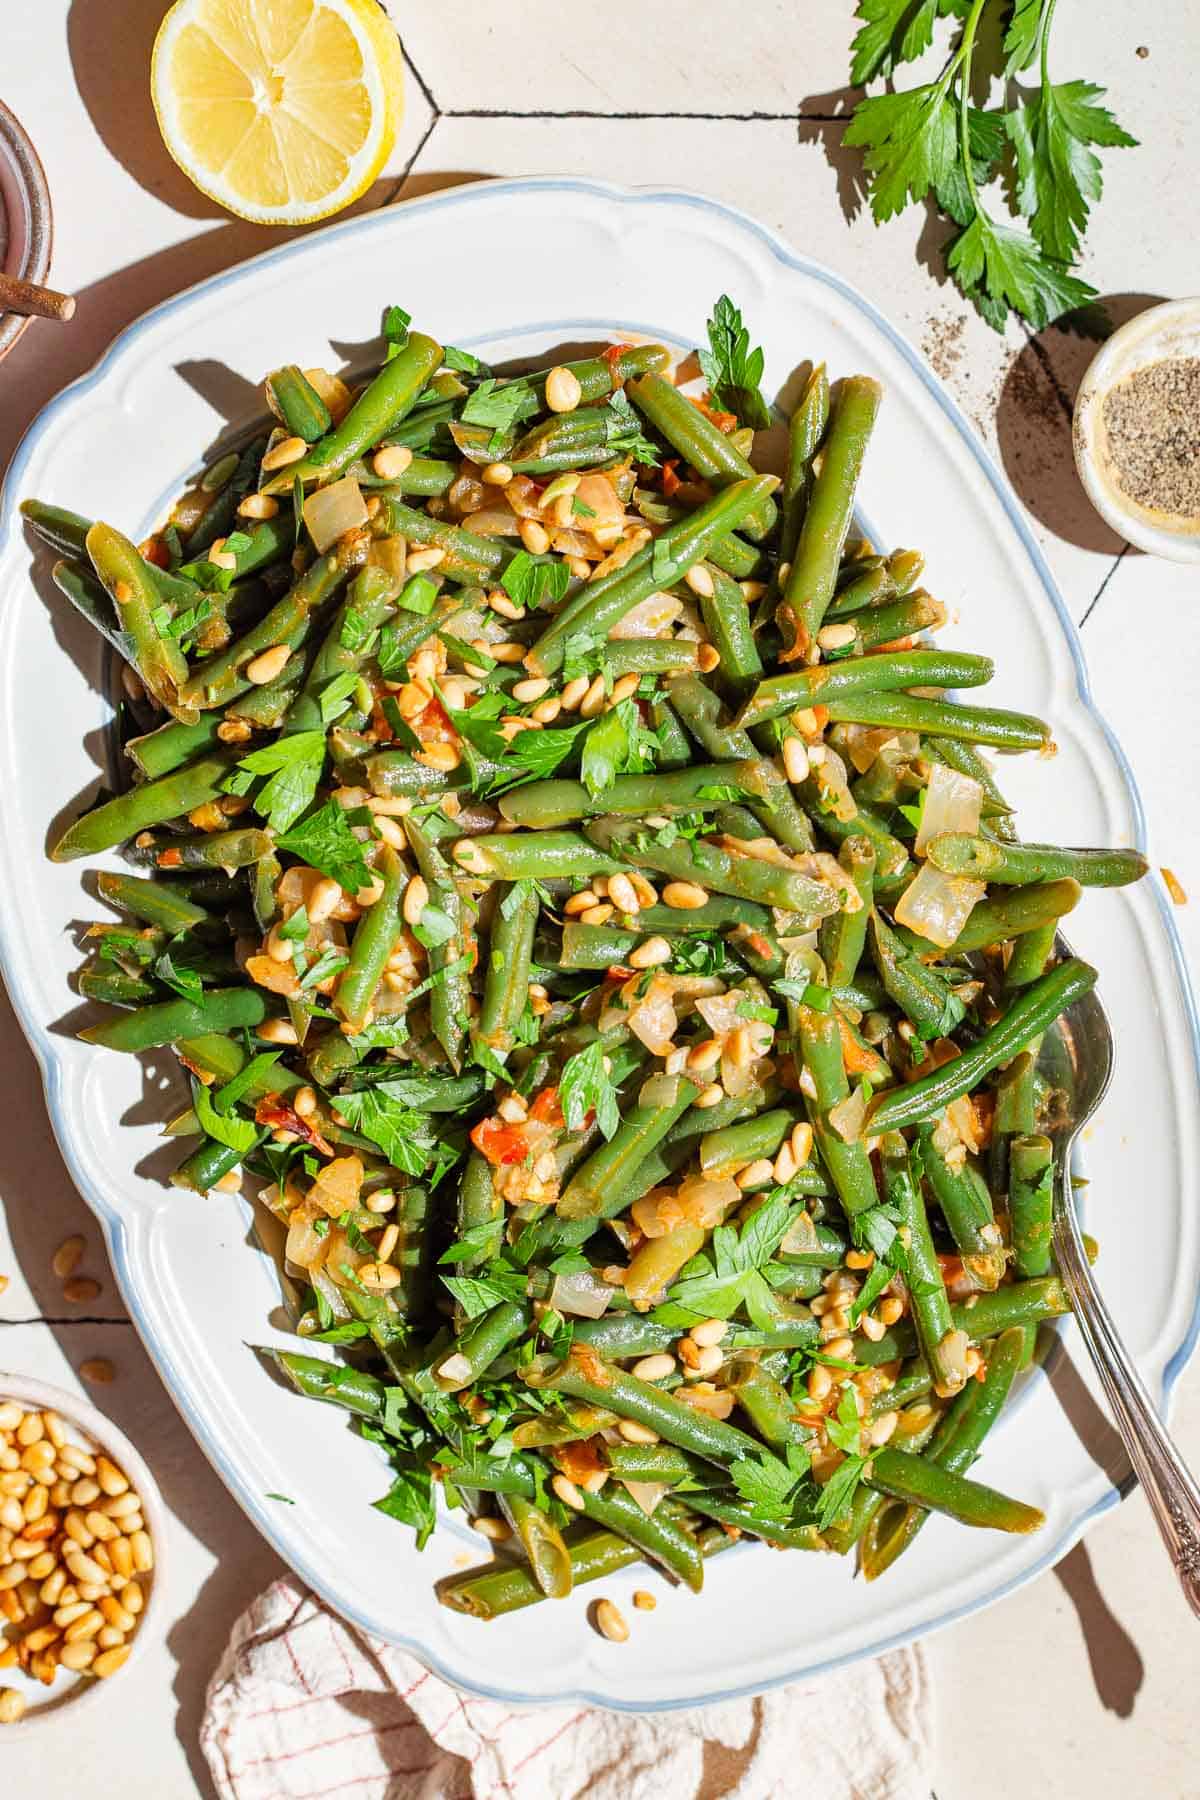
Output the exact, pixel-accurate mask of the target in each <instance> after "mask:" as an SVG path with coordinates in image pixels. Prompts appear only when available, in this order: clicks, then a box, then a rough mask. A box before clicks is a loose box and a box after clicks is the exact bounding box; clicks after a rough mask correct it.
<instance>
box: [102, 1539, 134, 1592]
mask: <svg viewBox="0 0 1200 1800" xmlns="http://www.w3.org/2000/svg"><path fill="white" fill-rule="evenodd" d="M108 1554H109V1559H110V1560H111V1562H112V1566H113V1574H114V1575H119V1576H120V1577H121V1579H122V1580H123V1581H128V1579H129V1577H130V1576H131V1575H132V1574H133V1551H132V1549H131V1548H130V1543H129V1539H128V1538H125V1537H119V1538H114V1539H113V1541H112V1543H111V1544H110V1545H109V1546H108Z"/></svg>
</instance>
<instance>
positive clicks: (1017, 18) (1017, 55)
mask: <svg viewBox="0 0 1200 1800" xmlns="http://www.w3.org/2000/svg"><path fill="white" fill-rule="evenodd" d="M1045 7H1046V0H1013V9H1012V17H1011V18H1010V19H1009V21H1008V30H1007V31H1006V32H1005V33H1004V50H1005V56H1006V61H1005V64H1004V73H1005V75H1015V74H1016V73H1017V71H1018V69H1027V68H1028V67H1029V65H1030V63H1031V62H1032V61H1033V59H1034V56H1035V55H1036V53H1037V46H1038V35H1039V33H1040V30H1041V24H1042V14H1043V12H1044V11H1045Z"/></svg>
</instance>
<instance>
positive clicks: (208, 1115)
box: [192, 1081, 259, 1154]
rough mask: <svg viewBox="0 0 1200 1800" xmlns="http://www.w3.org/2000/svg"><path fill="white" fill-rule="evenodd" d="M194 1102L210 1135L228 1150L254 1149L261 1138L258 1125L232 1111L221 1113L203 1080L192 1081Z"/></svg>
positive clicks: (242, 1152) (203, 1125)
mask: <svg viewBox="0 0 1200 1800" xmlns="http://www.w3.org/2000/svg"><path fill="white" fill-rule="evenodd" d="M192 1104H193V1105H194V1107H195V1109H196V1117H197V1118H198V1119H199V1121H200V1124H201V1126H202V1127H203V1129H204V1132H205V1134H206V1135H207V1136H208V1137H210V1138H215V1139H216V1141H217V1143H218V1144H224V1145H225V1147H226V1149H227V1150H236V1151H238V1153H239V1154H244V1152H245V1151H247V1150H253V1148H254V1146H255V1144H257V1142H258V1138H259V1128H258V1126H257V1125H256V1124H254V1122H253V1120H251V1119H239V1118H237V1117H235V1116H234V1115H233V1114H231V1113H219V1112H218V1111H217V1109H216V1107H215V1106H214V1105H213V1103H212V1101H211V1100H210V1099H209V1096H208V1089H207V1088H206V1087H205V1085H204V1083H203V1082H202V1081H193V1083H192Z"/></svg>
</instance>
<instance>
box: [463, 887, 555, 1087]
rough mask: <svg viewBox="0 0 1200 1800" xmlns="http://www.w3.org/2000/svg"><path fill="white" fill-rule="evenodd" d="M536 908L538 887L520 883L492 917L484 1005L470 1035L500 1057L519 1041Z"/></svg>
mask: <svg viewBox="0 0 1200 1800" xmlns="http://www.w3.org/2000/svg"><path fill="white" fill-rule="evenodd" d="M540 910H541V905H540V902H539V899H538V892H537V889H536V888H535V887H532V886H525V887H522V886H520V885H519V884H518V885H516V886H512V887H508V888H506V889H505V891H504V892H503V893H502V894H501V896H500V898H499V901H498V903H497V906H496V910H495V913H494V914H493V917H492V930H491V937H490V941H489V948H488V965H487V973H486V976H485V978H484V985H483V1003H482V1005H481V1007H480V1010H479V1018H478V1020H477V1022H476V1024H475V1026H474V1027H473V1031H472V1036H473V1037H474V1038H475V1040H476V1042H478V1043H481V1044H483V1045H485V1046H486V1047H487V1048H488V1049H489V1050H491V1051H494V1052H495V1053H496V1054H497V1055H498V1056H507V1055H508V1053H509V1051H510V1050H511V1049H512V1047H513V1045H514V1044H515V1043H516V1041H517V1027H518V1025H519V1024H520V1022H521V1018H522V1016H523V1015H524V1012H525V1002H526V999H527V997H528V989H529V966H530V963H531V961H532V959H533V934H534V931H535V929H536V928H537V922H538V914H539V912H540Z"/></svg>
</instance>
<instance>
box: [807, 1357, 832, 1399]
mask: <svg viewBox="0 0 1200 1800" xmlns="http://www.w3.org/2000/svg"><path fill="white" fill-rule="evenodd" d="M832 1387H833V1376H832V1375H831V1374H830V1372H829V1370H828V1369H826V1368H825V1367H824V1366H823V1365H822V1364H821V1363H818V1364H817V1366H816V1368H815V1369H810V1370H809V1373H808V1397H809V1399H810V1400H824V1399H825V1397H826V1395H827V1394H828V1393H829V1392H830V1390H831V1389H832Z"/></svg>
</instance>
